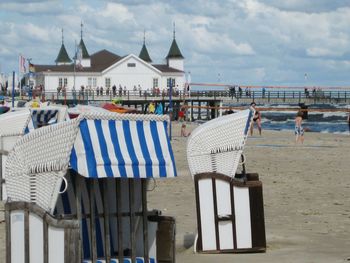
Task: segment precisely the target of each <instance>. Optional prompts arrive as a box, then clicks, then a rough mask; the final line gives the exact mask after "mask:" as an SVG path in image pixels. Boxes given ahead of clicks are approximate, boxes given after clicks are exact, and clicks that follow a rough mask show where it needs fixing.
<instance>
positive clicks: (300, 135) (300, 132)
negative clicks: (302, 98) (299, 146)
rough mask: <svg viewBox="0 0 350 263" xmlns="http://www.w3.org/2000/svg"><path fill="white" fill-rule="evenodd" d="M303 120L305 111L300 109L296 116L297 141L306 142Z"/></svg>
mask: <svg viewBox="0 0 350 263" xmlns="http://www.w3.org/2000/svg"><path fill="white" fill-rule="evenodd" d="M302 122H303V112H302V111H301V110H299V111H298V113H297V116H296V117H295V143H298V142H301V143H304V128H303V127H302V126H301V123H302Z"/></svg>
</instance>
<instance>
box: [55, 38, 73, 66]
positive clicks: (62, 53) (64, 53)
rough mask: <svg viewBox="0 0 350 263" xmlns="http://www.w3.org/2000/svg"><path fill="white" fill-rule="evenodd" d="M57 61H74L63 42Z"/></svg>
mask: <svg viewBox="0 0 350 263" xmlns="http://www.w3.org/2000/svg"><path fill="white" fill-rule="evenodd" d="M55 62H56V63H71V62H72V60H71V59H70V57H69V56H68V53H67V50H66V48H65V46H64V44H63V43H62V46H61V49H60V52H59V53H58V56H57V58H56V60H55Z"/></svg>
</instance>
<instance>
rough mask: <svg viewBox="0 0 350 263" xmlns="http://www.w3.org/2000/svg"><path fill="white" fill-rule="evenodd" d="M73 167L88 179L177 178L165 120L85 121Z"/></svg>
mask: <svg viewBox="0 0 350 263" xmlns="http://www.w3.org/2000/svg"><path fill="white" fill-rule="evenodd" d="M70 165H71V167H72V168H73V169H74V170H75V171H77V172H78V173H79V174H81V175H82V176H84V177H87V178H104V177H124V178H152V177H153V178H158V177H175V176H176V168H175V161H174V155H173V152H172V148H171V145H170V141H169V137H168V133H167V121H166V119H165V118H160V119H159V120H155V119H153V120H152V119H148V120H147V119H145V120H142V119H138V120H128V119H123V118H122V119H88V118H87V119H83V120H81V121H80V124H79V131H78V134H77V138H76V140H75V143H74V147H73V150H72V153H71V157H70Z"/></svg>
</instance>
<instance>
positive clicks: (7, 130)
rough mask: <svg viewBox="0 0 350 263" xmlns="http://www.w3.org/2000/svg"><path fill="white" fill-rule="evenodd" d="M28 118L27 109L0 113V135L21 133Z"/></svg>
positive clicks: (28, 111) (28, 112)
mask: <svg viewBox="0 0 350 263" xmlns="http://www.w3.org/2000/svg"><path fill="white" fill-rule="evenodd" d="M29 120H30V110H29V109H26V110H21V111H16V112H8V113H6V114H2V115H0V136H2V137H6V136H16V135H23V134H24V129H25V128H26V127H27V125H28V122H29Z"/></svg>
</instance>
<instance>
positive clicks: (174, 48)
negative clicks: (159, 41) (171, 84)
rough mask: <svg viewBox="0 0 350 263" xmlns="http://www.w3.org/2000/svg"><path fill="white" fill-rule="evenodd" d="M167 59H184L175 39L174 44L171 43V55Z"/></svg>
mask: <svg viewBox="0 0 350 263" xmlns="http://www.w3.org/2000/svg"><path fill="white" fill-rule="evenodd" d="M166 58H167V59H168V58H184V57H183V56H182V54H181V51H180V49H179V47H178V45H177V43H176V40H175V38H174V39H173V42H172V43H171V46H170V49H169V53H168V55H167V56H166Z"/></svg>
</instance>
